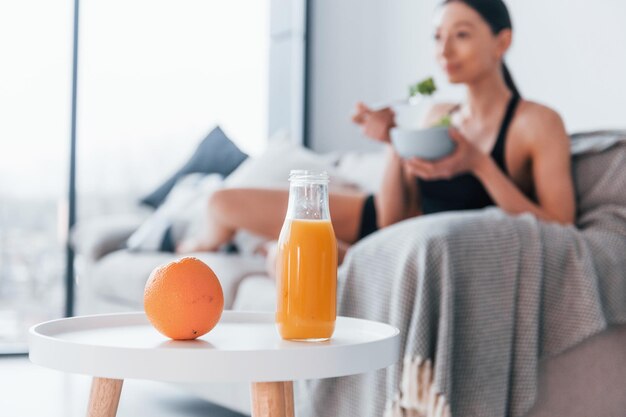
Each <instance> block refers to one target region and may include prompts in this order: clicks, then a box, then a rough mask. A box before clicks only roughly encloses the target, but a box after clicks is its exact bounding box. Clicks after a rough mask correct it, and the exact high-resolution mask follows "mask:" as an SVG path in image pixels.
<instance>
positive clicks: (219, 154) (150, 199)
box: [141, 126, 248, 208]
mask: <svg viewBox="0 0 626 417" xmlns="http://www.w3.org/2000/svg"><path fill="white" fill-rule="evenodd" d="M247 157H248V155H246V154H245V153H243V152H242V151H241V150H240V149H239V148H238V147H237V145H235V144H234V143H233V142H232V141H231V140H230V139H229V138H228V137H227V136H226V135H225V134H224V132H223V131H222V129H220V127H219V126H217V127H215V128H214V129H213V130H212V131H211V132H210V133H209V134H208V135H207V137H206V138H204V140H203V141H202V142H201V143H200V145H198V147H197V148H196V150H195V152H194V153H193V155H192V156H191V158H189V160H188V161H187V162H186V163H185V165H183V166H182V167H181V168H180V169H179V170H178V171H177V172H176V173H175V174H174V175H172V176H171V177H170V178H168V179H167V180H166V181H165V182H164V183H163V184H161V185H160V186H159V187H158V188H157V189H156V190H154V191H152V192H151V193H150V194H148V195H147V196H145V197H144V198H142V199H141V203H143V204H146V205H148V206H151V207H154V208H156V207H158V206H160V205H161V204H162V203H163V201H165V198H166V197H167V195H168V193H169V192H170V191H171V189H172V188H173V187H174V185H175V184H176V181H178V180H179V179H180V178H182V177H183V176H185V175H187V174H193V173H197V172H199V173H203V174H213V173H215V174H220V175H221V176H222V177H226V176H227V175H229V174H230V173H231V172H233V171H234V170H235V168H237V167H238V166H239V164H241V163H242V162H243V161H244V160H245V159H246V158H247Z"/></svg>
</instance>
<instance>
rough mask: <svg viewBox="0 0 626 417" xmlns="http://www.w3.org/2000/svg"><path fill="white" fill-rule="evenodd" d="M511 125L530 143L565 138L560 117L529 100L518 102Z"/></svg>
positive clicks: (545, 107) (546, 107)
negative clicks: (547, 138)
mask: <svg viewBox="0 0 626 417" xmlns="http://www.w3.org/2000/svg"><path fill="white" fill-rule="evenodd" d="M512 125H513V126H515V127H514V129H515V130H516V131H517V132H518V133H519V134H520V136H522V137H524V138H525V139H527V140H530V141H534V140H540V139H543V138H546V137H553V138H555V137H556V138H567V133H566V131H565V125H564V123H563V119H562V118H561V115H560V114H559V113H558V112H557V111H556V110H554V109H552V108H551V107H548V106H546V105H544V104H541V103H537V102H534V101H530V100H524V99H522V100H520V103H519V106H518V109H517V111H516V116H515V119H514V121H513V124H512Z"/></svg>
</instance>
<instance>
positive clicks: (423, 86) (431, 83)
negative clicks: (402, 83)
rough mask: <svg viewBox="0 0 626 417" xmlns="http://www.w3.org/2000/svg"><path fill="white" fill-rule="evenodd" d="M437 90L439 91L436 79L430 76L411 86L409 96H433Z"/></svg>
mask: <svg viewBox="0 0 626 417" xmlns="http://www.w3.org/2000/svg"><path fill="white" fill-rule="evenodd" d="M435 91H437V86H436V85H435V80H433V77H428V78H426V79H424V80H422V81H420V82H418V83H415V84H413V85H410V86H409V98H411V97H416V96H418V95H422V96H431V95H433V93H434V92H435Z"/></svg>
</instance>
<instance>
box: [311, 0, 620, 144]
mask: <svg viewBox="0 0 626 417" xmlns="http://www.w3.org/2000/svg"><path fill="white" fill-rule="evenodd" d="M310 1H312V2H313V3H312V6H313V7H312V27H311V28H310V32H311V33H310V36H312V62H311V65H312V66H311V71H312V74H311V82H312V84H311V97H310V100H311V101H310V111H311V113H310V118H311V119H310V122H311V129H310V132H309V133H310V138H311V143H312V147H313V148H314V149H316V150H319V151H328V150H331V149H342V150H346V149H355V148H359V149H368V148H374V147H375V145H374V144H372V143H370V142H369V141H368V140H367V139H364V138H363V137H362V135H361V134H360V132H359V130H358V129H357V128H356V127H354V126H353V125H352V124H351V123H350V120H349V119H350V114H351V112H352V110H353V108H354V103H355V102H356V101H357V100H363V101H365V102H367V103H376V102H381V101H385V100H388V99H392V98H400V97H404V96H405V95H406V91H407V86H408V85H409V84H410V83H413V82H415V81H416V80H419V79H420V78H422V77H424V76H426V75H431V74H433V75H435V78H436V80H437V81H438V85H439V86H440V89H441V91H440V94H439V95H438V99H441V100H445V99H459V98H461V97H462V93H463V92H462V90H461V89H459V88H458V87H451V86H449V85H446V84H445V81H444V79H443V78H442V74H441V72H440V71H439V70H438V68H437V67H436V63H435V62H434V59H433V58H432V57H433V42H432V16H433V11H434V10H435V7H436V6H437V5H438V4H439V1H435V0H420V1H415V0H394V1H383V0H341V1H335V0H310ZM507 4H508V5H509V8H510V11H511V14H512V16H513V22H514V26H515V40H514V45H513V47H512V49H511V51H510V54H509V57H508V58H507V59H508V62H509V66H510V68H511V71H512V73H513V76H514V78H515V80H516V82H517V84H518V87H519V89H520V91H521V92H522V94H523V95H524V96H525V97H526V98H528V99H532V100H536V101H539V102H542V103H545V104H548V105H550V106H552V107H554V108H556V109H557V110H558V111H559V112H561V114H562V115H563V117H564V119H565V122H566V125H567V127H568V130H569V131H578V130H583V129H597V128H612V127H622V128H623V127H626V112H625V111H624V110H625V109H626V77H625V76H624V74H626V25H624V24H623V20H624V18H626V2H622V1H620V0H599V1H597V2H594V3H590V2H589V1H586V0H550V1H549V2H547V1H545V0H543V1H541V0H508V2H507Z"/></svg>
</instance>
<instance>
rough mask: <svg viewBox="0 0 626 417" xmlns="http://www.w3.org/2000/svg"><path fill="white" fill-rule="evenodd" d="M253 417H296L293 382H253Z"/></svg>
mask: <svg viewBox="0 0 626 417" xmlns="http://www.w3.org/2000/svg"><path fill="white" fill-rule="evenodd" d="M251 389H252V417H294V411H293V382H291V381H288V382H253V383H252V386H251Z"/></svg>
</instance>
